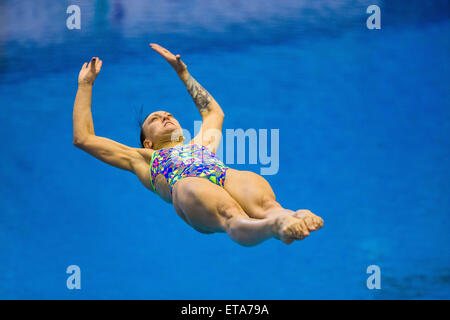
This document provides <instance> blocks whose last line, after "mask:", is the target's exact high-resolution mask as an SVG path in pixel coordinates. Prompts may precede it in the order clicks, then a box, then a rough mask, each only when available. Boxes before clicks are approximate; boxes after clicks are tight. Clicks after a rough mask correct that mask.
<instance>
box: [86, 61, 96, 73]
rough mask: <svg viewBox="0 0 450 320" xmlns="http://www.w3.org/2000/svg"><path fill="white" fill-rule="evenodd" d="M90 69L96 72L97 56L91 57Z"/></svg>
mask: <svg viewBox="0 0 450 320" xmlns="http://www.w3.org/2000/svg"><path fill="white" fill-rule="evenodd" d="M87 67H88V69H89V70H91V71H92V72H95V57H92V58H91V61H90V62H89V64H88V66H87Z"/></svg>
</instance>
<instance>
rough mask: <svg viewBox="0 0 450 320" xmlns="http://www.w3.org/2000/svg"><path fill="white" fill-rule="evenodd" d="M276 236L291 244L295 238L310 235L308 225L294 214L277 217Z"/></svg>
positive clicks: (298, 238) (301, 238)
mask: <svg viewBox="0 0 450 320" xmlns="http://www.w3.org/2000/svg"><path fill="white" fill-rule="evenodd" d="M274 227H275V233H276V234H277V236H276V238H277V239H280V240H281V241H283V242H284V243H286V244H291V243H292V242H293V241H294V240H303V239H304V238H306V237H307V236H309V230H308V227H307V225H306V223H305V221H303V219H298V218H296V217H294V216H293V215H282V216H281V215H280V216H277V217H276V218H275V224H274Z"/></svg>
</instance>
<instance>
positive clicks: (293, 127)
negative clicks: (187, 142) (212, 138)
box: [0, 0, 450, 299]
mask: <svg viewBox="0 0 450 320" xmlns="http://www.w3.org/2000/svg"><path fill="white" fill-rule="evenodd" d="M70 4H78V5H79V6H80V8H81V13H82V21H81V22H82V25H81V30H68V29H67V28H66V18H67V17H68V15H67V14H66V8H67V6H68V5H70ZM370 4H377V5H379V6H380V8H381V17H382V29H381V30H368V29H367V28H366V19H367V17H368V16H369V15H368V14H366V8H367V7H368V6H369V5H370ZM449 12H450V10H449V3H448V1H418V0H417V1H407V2H406V1H376V0H373V1H364V0H361V1H332V0H329V1H325V0H322V1H294V0H283V1H255V0H252V1H206V0H205V1H201V0H198V1H163V0H161V1H148V2H146V1H145V2H144V1H142V2H139V1H137V0H133V1H118V0H116V1H75V0H74V1H50V0H44V1H21V2H16V1H2V2H1V3H0V25H1V29H0V106H1V113H0V145H1V147H2V150H3V151H2V158H1V167H0V178H1V181H2V182H1V184H0V298H7V299H15V298H21V299H23V298H26V299H29V298H32V299H34V298H37V299H53V298H58V299H316V298H324V299H429V298H439V299H444V298H445V299H448V298H450V250H449V243H450V235H449V231H450V201H449V194H450V170H449V169H450V162H449V161H450V126H449V123H450V99H449V98H450V97H449V88H450V76H449V74H450V68H449V54H450V42H449V34H450V19H449V18H450V17H449V16H450V14H449ZM149 42H157V43H160V44H161V45H163V46H166V47H167V48H168V49H170V50H172V51H174V52H175V53H181V54H182V58H183V59H184V61H185V62H186V63H187V65H188V67H189V70H190V72H191V74H192V75H193V76H194V77H195V78H197V80H198V81H199V82H200V83H201V84H203V85H204V86H205V87H206V88H207V89H208V90H209V91H210V92H211V93H212V94H213V95H214V97H215V98H216V100H217V101H218V102H219V103H220V105H221V106H222V108H223V109H224V111H225V114H226V120H225V124H224V129H227V128H231V129H235V128H243V129H249V128H254V129H257V130H258V129H269V130H270V129H279V130H280V156H279V157H280V160H279V171H278V173H277V174H276V175H273V176H266V178H267V179H268V181H269V182H270V183H271V185H272V187H273V189H274V190H275V193H276V195H277V198H278V200H279V201H280V203H282V204H283V205H284V206H285V207H287V208H290V209H299V208H308V209H310V210H312V211H313V212H315V213H317V214H319V215H320V216H322V217H323V218H324V220H325V227H324V228H323V229H322V230H320V231H318V232H315V233H313V234H312V235H311V236H310V237H309V238H308V239H307V240H305V241H301V242H298V243H295V244H293V245H291V246H285V245H283V244H281V243H280V242H279V241H276V240H271V241H267V242H265V243H263V244H262V245H259V246H257V247H252V248H245V247H241V246H239V245H237V244H236V243H234V242H232V241H231V240H230V239H229V238H228V237H227V235H225V234H215V235H204V234H200V233H197V232H196V231H194V230H193V229H192V228H190V227H189V226H187V225H186V224H185V223H184V222H183V221H182V220H181V219H179V218H178V217H177V215H176V214H175V212H174V210H173V209H172V208H171V206H170V205H168V204H165V203H163V202H162V201H161V200H160V199H159V198H158V197H157V196H155V195H154V194H152V193H151V192H150V191H148V190H147V189H145V188H144V187H143V186H142V185H141V184H140V183H139V181H138V180H137V178H136V177H135V176H133V175H132V174H130V173H127V172H123V171H120V170H118V169H115V168H113V167H110V166H107V165H105V164H103V163H101V162H100V161H98V160H96V159H94V158H92V157H91V156H89V155H88V154H86V153H83V152H82V151H80V150H79V149H76V148H75V147H74V146H73V145H72V108H73V100H74V97H75V93H76V87H77V74H78V71H79V68H80V66H81V65H82V64H83V62H85V61H88V59H89V58H90V57H91V56H99V57H101V58H102V59H103V60H104V65H103V69H102V71H101V74H100V76H99V77H98V79H97V81H96V83H95V86H94V97H93V105H92V113H93V118H94V125H95V131H96V134H97V135H100V136H105V137H108V138H111V139H114V140H117V141H119V142H121V143H124V144H127V145H130V146H133V147H137V146H138V142H139V130H138V127H137V125H136V112H135V111H136V109H137V108H139V107H140V106H141V105H143V108H144V112H145V113H148V112H151V111H153V110H157V109H163V110H168V111H170V112H172V113H173V114H174V115H175V117H176V118H177V119H178V120H179V121H180V123H181V124H182V125H183V126H184V127H185V128H187V129H189V130H193V122H194V121H195V120H200V117H199V115H198V113H197V111H196V109H195V106H194V104H193V103H192V101H191V99H190V97H189V95H188V94H187V92H186V90H185V88H184V86H183V84H182V83H181V82H180V81H179V79H178V78H177V77H176V75H175V73H174V72H173V71H172V70H171V69H170V67H169V66H168V65H167V64H166V63H165V62H164V61H163V60H162V59H161V58H160V57H159V56H157V55H156V54H155V53H154V52H152V51H151V50H150V49H149V48H148V43H149ZM261 166H262V165H261V164H258V165H234V166H233V167H234V168H237V169H248V170H252V171H255V172H259V170H260V167H261ZM72 264H75V265H78V266H80V268H81V272H82V289H81V290H78V291H77V290H73V291H70V290H68V289H67V288H66V278H67V277H68V275H67V274H66V272H65V271H66V268H67V266H69V265H72ZM369 265H378V266H380V268H381V279H382V280H381V286H382V289H381V290H368V289H367V287H366V279H367V277H368V274H366V268H367V267H368V266H369Z"/></svg>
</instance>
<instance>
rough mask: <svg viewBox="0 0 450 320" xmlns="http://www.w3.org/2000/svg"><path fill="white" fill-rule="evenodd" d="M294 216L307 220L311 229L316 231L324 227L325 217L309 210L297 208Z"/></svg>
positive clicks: (307, 224)
mask: <svg viewBox="0 0 450 320" xmlns="http://www.w3.org/2000/svg"><path fill="white" fill-rule="evenodd" d="M293 216H294V217H297V218H300V219H302V220H303V221H305V223H306V226H307V227H308V229H309V231H316V230H319V229H320V228H322V227H323V219H322V218H321V217H319V216H317V215H315V214H314V213H312V212H311V211H309V210H297V211H296V212H295V213H294V214H293Z"/></svg>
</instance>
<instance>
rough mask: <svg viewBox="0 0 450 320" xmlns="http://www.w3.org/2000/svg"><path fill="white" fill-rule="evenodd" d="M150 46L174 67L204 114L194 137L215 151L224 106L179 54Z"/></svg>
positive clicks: (152, 44)
mask: <svg viewBox="0 0 450 320" xmlns="http://www.w3.org/2000/svg"><path fill="white" fill-rule="evenodd" d="M150 47H151V48H152V49H153V50H155V51H156V52H158V53H159V54H160V55H161V56H163V58H164V59H166V60H167V62H168V63H169V64H170V65H171V66H172V67H173V68H174V70H175V72H176V73H177V74H178V76H179V77H180V79H181V81H183V83H184V84H185V86H186V88H187V90H188V92H189V94H190V95H191V97H192V99H193V100H194V103H195V105H196V106H197V109H198V111H199V112H200V114H201V116H202V119H203V124H202V127H201V129H200V132H199V134H198V135H197V136H196V137H195V138H194V141H195V143H199V144H202V145H205V146H208V147H209V148H210V149H212V150H213V151H216V150H217V148H218V146H219V143H220V139H221V131H222V124H223V118H224V113H223V111H222V108H221V107H220V106H219V104H218V103H217V101H216V100H215V99H214V98H213V97H212V96H211V94H209V92H208V91H206V89H205V88H203V86H202V85H201V84H200V83H198V82H197V80H195V79H194V78H193V77H192V76H191V75H190V74H189V72H188V70H187V67H186V65H185V64H184V63H183V61H181V58H180V55H179V54H178V55H176V56H175V55H173V54H172V53H171V52H170V51H169V50H167V49H165V48H163V47H161V46H160V45H158V44H154V43H151V44H150Z"/></svg>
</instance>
